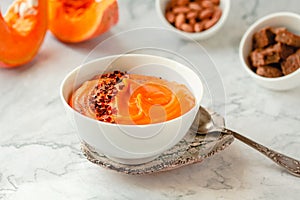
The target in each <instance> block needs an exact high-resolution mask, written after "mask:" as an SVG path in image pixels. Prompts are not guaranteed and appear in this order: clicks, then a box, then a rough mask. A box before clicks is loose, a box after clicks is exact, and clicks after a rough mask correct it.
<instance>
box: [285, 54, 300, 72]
mask: <svg viewBox="0 0 300 200" xmlns="http://www.w3.org/2000/svg"><path fill="white" fill-rule="evenodd" d="M299 68H300V49H298V51H297V52H296V53H294V54H292V55H290V56H289V57H288V58H287V59H286V61H284V62H283V63H282V64H281V69H282V72H283V74H284V75H288V74H290V73H292V72H294V71H296V70H297V69H299Z"/></svg>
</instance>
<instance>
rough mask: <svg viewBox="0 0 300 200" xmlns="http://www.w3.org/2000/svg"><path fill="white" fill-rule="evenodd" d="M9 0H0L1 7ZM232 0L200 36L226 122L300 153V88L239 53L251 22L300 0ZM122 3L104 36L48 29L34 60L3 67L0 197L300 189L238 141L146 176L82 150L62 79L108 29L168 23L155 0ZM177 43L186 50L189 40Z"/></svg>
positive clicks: (237, 194) (197, 195)
mask: <svg viewBox="0 0 300 200" xmlns="http://www.w3.org/2000/svg"><path fill="white" fill-rule="evenodd" d="M11 1H12V0H9V1H1V2H0V7H1V11H2V12H3V13H4V9H5V8H7V6H8V5H9V3H10V2H11ZM231 4H232V5H231V11H230V15H229V18H228V20H227V22H226V23H225V26H224V27H223V28H222V30H221V32H220V34H217V35H216V36H215V37H213V38H210V39H208V40H206V41H201V42H200V44H201V45H202V46H203V47H204V48H205V49H206V51H207V52H208V54H209V55H210V57H211V58H212V60H213V61H214V63H215V65H216V68H217V70H218V71H219V73H220V74H221V77H222V82H223V85H224V88H225V93H226V102H225V104H226V105H225V109H226V113H225V119H226V124H227V126H228V127H229V128H231V129H233V130H236V131H238V132H241V133H243V134H244V135H246V136H248V137H249V138H252V139H254V140H256V141H257V142H259V143H261V144H264V145H266V146H269V147H271V148H272V149H274V150H277V151H279V152H282V153H286V154H287V155H290V156H292V157H295V158H298V159H300V154H299V148H300V123H299V122H300V115H299V110H300V104H299V99H300V88H299V87H298V88H296V89H294V90H291V91H286V92H274V91H269V90H266V89H264V88H261V87H260V86H258V85H257V84H256V83H254V82H253V80H252V79H251V78H250V77H249V76H248V75H247V74H246V73H245V72H244V71H243V69H242V67H241V63H240V61H239V58H238V46H239V41H240V39H241V37H242V35H243V33H244V32H245V31H246V29H247V28H248V27H249V25H250V24H252V23H253V22H254V21H255V20H257V19H258V18H260V17H262V16H264V15H267V14H269V13H272V12H277V11H292V12H296V13H298V14H300V13H299V7H300V2H299V1H298V0H290V1H281V0H274V1H272V2H271V3H270V1H266V0H265V1H264V0H253V1H246V0H232V1H231ZM119 5H120V21H119V23H118V25H117V26H116V27H114V28H113V29H112V30H111V31H109V32H108V33H105V34H104V35H102V36H100V37H99V38H97V39H94V40H91V41H88V42H85V43H82V44H78V45H68V44H62V43H60V42H58V41H57V40H55V38H54V37H53V36H52V35H51V34H50V33H48V34H47V36H46V39H45V42H44V44H43V46H42V48H41V50H40V52H39V54H38V56H37V57H36V59H35V60H34V61H33V62H32V63H30V64H27V65H26V66H24V67H22V68H19V69H15V70H3V69H1V70H0V85H1V87H0V96H1V98H0V111H1V115H0V199H1V200H2V199H3V200H6V199H17V200H19V199H21V200H23V199H30V200H35V199H51V200H52V199H59V200H60V199H62V200H65V199H75V200H77V199H78V200H82V199H86V200H96V199H128V200H131V199H140V198H141V197H142V198H143V199H219V200H224V199H245V200H256V199H274V200H276V199H299V196H300V190H299V188H300V183H299V178H296V177H294V176H291V175H290V174H288V173H287V172H285V171H284V170H282V169H281V168H279V167H277V166H276V165H275V164H274V163H272V162H271V161H269V160H268V159H266V158H265V157H263V156H261V155H260V154H259V153H257V152H255V151H254V150H252V149H250V148H249V147H247V146H246V145H244V144H242V143H240V142H238V141H235V142H234V143H233V144H232V145H230V146H229V147H228V148H227V149H225V150H224V151H222V152H220V153H219V154H217V155H214V156H213V157H211V158H209V159H207V160H205V161H204V162H202V163H199V164H195V165H191V166H187V167H183V168H180V169H176V170H173V171H169V172H164V173H160V174H155V175H146V176H129V175H122V174H119V173H115V172H111V171H108V170H105V169H103V168H100V167H98V166H96V165H94V164H92V163H90V162H89V161H87V160H86V159H85V158H84V156H83V155H82V153H81V151H80V142H79V139H78V136H77V134H76V130H75V129H74V128H73V127H72V126H71V125H70V123H69V122H68V120H67V118H66V115H65V111H64V108H63V106H62V105H61V102H60V99H59V86H60V83H61V81H62V79H63V78H64V76H65V75H66V74H67V73H68V72H69V71H70V70H72V69H74V68H75V67H76V66H77V65H78V64H79V63H81V62H82V61H83V60H84V59H85V58H86V56H87V54H88V53H89V52H90V50H91V49H93V48H94V47H95V46H96V45H98V43H99V42H101V41H104V40H105V39H106V38H108V37H110V36H113V35H115V34H117V33H120V32H121V31H125V30H130V29H133V28H137V27H162V23H161V22H160V21H159V18H158V17H157V16H156V13H155V6H154V0H143V1H140V0H126V1H119ZM140 37H143V35H141V36H140ZM166 45H167V44H166ZM177 45H178V50H182V49H185V48H186V47H188V45H189V44H188V43H185V42H183V41H180V42H178V43H177ZM101 51H104V50H100V51H99V52H95V53H103V52H101ZM191 55H195V56H197V52H191Z"/></svg>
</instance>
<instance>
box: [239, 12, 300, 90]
mask: <svg viewBox="0 0 300 200" xmlns="http://www.w3.org/2000/svg"><path fill="white" fill-rule="evenodd" d="M267 26H274V27H286V28H287V29H288V30H289V31H291V32H293V33H295V34H298V35H300V15H298V14H295V13H290V12H279V13H274V14H270V15H267V16H265V17H263V18H261V19H259V20H258V21H256V22H255V23H254V24H253V25H251V26H250V27H249V29H248V30H247V31H246V33H245V34H244V36H243V38H242V40H241V43H240V47H239V56H240V60H241V62H242V66H243V67H244V69H245V70H246V72H247V73H248V74H249V75H250V76H251V77H252V78H253V79H254V80H255V81H256V82H257V83H258V84H260V85H261V86H263V87H265V88H268V89H272V90H289V89H292V88H295V87H297V86H299V85H300V69H298V70H297V71H295V72H293V73H291V74H289V75H287V76H282V77H278V78H266V77H262V76H259V75H257V74H256V73H255V72H253V71H252V70H251V68H250V64H249V60H248V55H249V53H250V51H251V49H252V37H253V34H254V33H255V32H257V31H259V30H260V29H262V28H264V27H267Z"/></svg>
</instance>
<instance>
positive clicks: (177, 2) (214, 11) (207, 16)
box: [156, 0, 230, 40]
mask: <svg viewBox="0 0 300 200" xmlns="http://www.w3.org/2000/svg"><path fill="white" fill-rule="evenodd" d="M156 10H157V13H158V16H159V17H160V19H161V21H162V22H163V23H164V25H165V26H167V27H168V28H170V29H171V30H174V31H175V32H177V33H179V35H181V36H183V38H186V39H188V38H191V39H194V40H204V39H207V38H209V37H211V36H213V35H214V34H216V33H217V32H218V31H219V30H220V28H221V27H222V26H223V24H224V23H225V21H226V19H227V17H228V14H229V10H230V0H156Z"/></svg>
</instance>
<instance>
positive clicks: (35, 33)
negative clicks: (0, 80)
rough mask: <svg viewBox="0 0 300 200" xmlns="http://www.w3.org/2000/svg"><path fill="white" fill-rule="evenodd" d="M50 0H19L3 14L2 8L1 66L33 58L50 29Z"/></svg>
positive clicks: (28, 60)
mask: <svg viewBox="0 0 300 200" xmlns="http://www.w3.org/2000/svg"><path fill="white" fill-rule="evenodd" d="M47 21H48V20H47V0H16V1H14V3H13V4H12V5H11V6H10V8H9V9H8V11H7V13H6V15H5V16H4V17H3V16H2V14H1V12H0V67H5V68H12V67H17V66H21V65H23V64H26V63H28V62H30V61H31V60H32V59H33V58H34V57H35V55H36V54H37V53H38V50H39V48H40V46H41V44H42V42H43V40H44V37H45V34H46V32H47V28H48V25H47Z"/></svg>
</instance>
